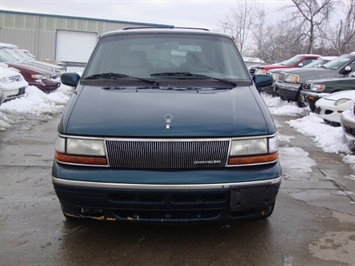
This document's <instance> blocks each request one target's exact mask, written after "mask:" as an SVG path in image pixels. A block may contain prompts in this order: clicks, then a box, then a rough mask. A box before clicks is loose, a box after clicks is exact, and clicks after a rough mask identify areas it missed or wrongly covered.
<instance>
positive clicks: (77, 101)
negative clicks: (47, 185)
mask: <svg viewBox="0 0 355 266" xmlns="http://www.w3.org/2000/svg"><path fill="white" fill-rule="evenodd" d="M157 60H158V61H159V60H161V61H163V62H164V64H156V62H157ZM166 61H170V64H167V63H166ZM152 62H155V64H152ZM62 82H63V83H64V84H65V85H68V86H71V87H76V93H74V94H73V96H72V97H71V99H70V100H69V102H68V104H67V106H66V109H65V111H64V113H63V116H62V120H61V122H60V124H59V127H58V136H57V139H56V144H55V150H56V152H55V161H54V164H53V168H52V169H53V171H52V175H53V178H52V180H53V185H54V189H55V191H56V194H57V196H58V198H59V201H60V203H61V206H62V211H63V214H64V216H66V217H67V218H90V219H100V220H111V221H126V222H155V223H177V222H202V221H204V222H208V221H217V220H231V219H238V218H248V217H257V218H265V217H268V216H270V215H271V213H272V212H273V209H274V206H275V201H276V195H277V193H278V190H279V186H280V183H281V175H282V173H281V166H280V164H279V160H278V144H277V135H276V127H275V124H274V122H273V120H272V116H271V115H270V113H269V110H268V108H267V106H266V104H265V102H264V101H263V99H262V98H261V95H260V94H259V93H258V91H257V90H256V87H258V86H268V85H270V84H271V83H272V78H271V76H270V75H255V76H254V78H251V76H250V74H249V72H248V69H247V68H246V66H245V64H244V62H243V59H242V57H241V55H240V53H239V52H238V49H237V47H236V45H235V43H234V41H233V39H232V37H230V36H228V35H225V34H222V33H213V32H210V31H208V30H198V29H195V30H193V29H179V28H169V29H168V28H162V29H156V28H155V29H149V28H148V29H132V28H131V29H124V30H119V31H114V32H108V33H106V34H102V35H101V37H100V39H99V41H98V43H97V45H96V48H95V49H94V51H93V54H92V56H91V58H90V60H89V62H88V64H87V66H86V68H85V70H84V72H83V74H82V76H81V77H80V76H79V75H78V74H76V73H65V74H63V75H62Z"/></svg>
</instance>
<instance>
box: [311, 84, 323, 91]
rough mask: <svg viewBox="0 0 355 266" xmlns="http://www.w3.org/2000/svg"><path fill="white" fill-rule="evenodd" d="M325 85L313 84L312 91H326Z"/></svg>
mask: <svg viewBox="0 0 355 266" xmlns="http://www.w3.org/2000/svg"><path fill="white" fill-rule="evenodd" d="M324 89H325V85H324V84H312V86H311V90H312V91H324Z"/></svg>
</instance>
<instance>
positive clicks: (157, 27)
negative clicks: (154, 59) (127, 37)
mask: <svg viewBox="0 0 355 266" xmlns="http://www.w3.org/2000/svg"><path fill="white" fill-rule="evenodd" d="M135 29H185V30H204V31H209V29H206V28H194V27H175V26H169V25H167V26H148V27H144V26H142V27H128V28H123V29H122V30H135Z"/></svg>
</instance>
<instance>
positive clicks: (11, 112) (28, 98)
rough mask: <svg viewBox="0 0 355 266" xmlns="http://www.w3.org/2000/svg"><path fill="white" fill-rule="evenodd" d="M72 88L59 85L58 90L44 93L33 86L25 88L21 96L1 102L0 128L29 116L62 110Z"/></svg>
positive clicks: (49, 115) (7, 126)
mask: <svg viewBox="0 0 355 266" xmlns="http://www.w3.org/2000/svg"><path fill="white" fill-rule="evenodd" d="M72 92H73V88H71V87H68V86H65V85H61V86H60V87H59V88H58V90H56V91H55V92H52V93H50V94H46V93H44V92H42V91H41V90H39V89H38V88H37V87H35V86H29V87H27V88H26V93H25V95H24V96H23V97H21V98H17V99H14V100H11V101H8V102H5V103H3V104H2V105H1V106H0V130H6V128H9V127H11V125H12V124H16V123H18V122H19V121H21V119H22V120H27V118H25V116H29V117H53V116H54V115H56V114H59V113H61V112H62V111H63V108H64V106H65V105H66V103H67V102H68V100H69V98H70V95H71V94H72Z"/></svg>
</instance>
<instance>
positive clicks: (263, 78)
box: [253, 74, 274, 88]
mask: <svg viewBox="0 0 355 266" xmlns="http://www.w3.org/2000/svg"><path fill="white" fill-rule="evenodd" d="M253 79H254V82H255V86H256V88H263V87H268V86H271V85H272V84H273V83H274V79H273V77H272V76H271V75H269V74H264V75H262V74H257V75H255V76H254V78H253Z"/></svg>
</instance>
